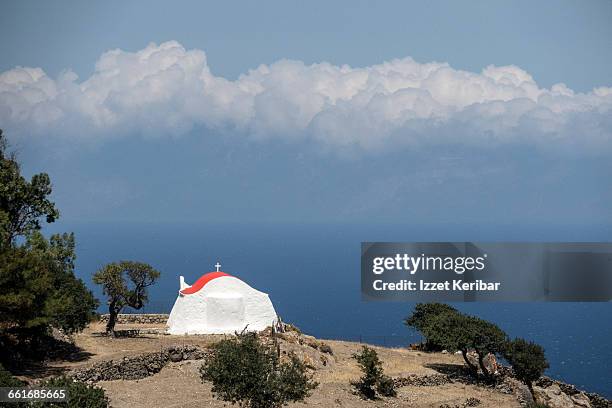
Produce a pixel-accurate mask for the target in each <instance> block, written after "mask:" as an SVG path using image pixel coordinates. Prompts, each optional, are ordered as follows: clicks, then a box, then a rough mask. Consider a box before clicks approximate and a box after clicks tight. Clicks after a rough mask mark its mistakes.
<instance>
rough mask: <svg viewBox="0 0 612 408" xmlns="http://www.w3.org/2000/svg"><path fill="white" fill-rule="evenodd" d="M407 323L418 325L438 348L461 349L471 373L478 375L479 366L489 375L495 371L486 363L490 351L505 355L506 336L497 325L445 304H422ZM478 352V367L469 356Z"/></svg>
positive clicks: (429, 341)
mask: <svg viewBox="0 0 612 408" xmlns="http://www.w3.org/2000/svg"><path fill="white" fill-rule="evenodd" d="M406 323H407V324H409V325H411V326H413V327H415V328H418V329H419V330H420V331H421V333H422V334H423V335H424V336H425V338H426V339H427V343H430V344H433V345H435V347H436V348H443V349H447V350H459V351H461V355H462V356H463V359H464V360H465V363H466V365H467V366H468V368H469V370H470V372H472V374H473V375H477V374H478V368H479V367H480V369H481V370H482V372H483V374H484V375H485V376H486V377H487V378H489V379H490V378H491V377H492V374H493V373H491V372H489V370H488V369H487V368H486V366H485V364H484V358H485V357H486V355H487V354H489V353H491V354H494V355H499V354H502V353H503V351H504V350H505V346H506V341H507V336H506V334H505V333H504V331H503V330H501V329H500V328H499V327H498V326H497V325H495V324H493V323H491V322H488V321H486V320H483V319H479V318H477V317H474V316H468V315H465V314H463V313H460V312H459V311H457V310H456V309H454V308H452V307H450V306H447V305H443V304H435V303H434V304H429V305H427V304H419V305H417V307H416V308H415V313H414V314H413V315H412V316H411V317H409V318H408V319H406ZM472 350H473V351H474V352H476V355H477V358H478V366H476V365H475V364H474V363H472V362H471V361H470V360H469V358H468V352H469V351H472Z"/></svg>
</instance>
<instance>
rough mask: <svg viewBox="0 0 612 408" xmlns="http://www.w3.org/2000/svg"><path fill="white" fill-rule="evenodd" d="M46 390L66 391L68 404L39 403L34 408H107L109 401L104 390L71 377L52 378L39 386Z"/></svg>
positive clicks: (33, 405) (33, 404)
mask: <svg viewBox="0 0 612 408" xmlns="http://www.w3.org/2000/svg"><path fill="white" fill-rule="evenodd" d="M39 386H40V387H44V388H61V389H65V390H66V392H67V395H68V398H67V401H66V402H44V403H43V402H38V403H32V404H31V406H32V407H33V408H42V407H45V408H47V407H53V408H55V407H57V408H60V407H61V408H107V407H109V406H110V405H109V400H108V397H107V396H106V393H105V392H104V390H103V389H102V388H100V387H97V386H94V385H90V384H87V383H84V382H81V381H75V380H73V379H72V378H69V377H64V376H62V377H55V378H51V379H49V380H47V381H45V382H43V383H41V384H40V385H39Z"/></svg>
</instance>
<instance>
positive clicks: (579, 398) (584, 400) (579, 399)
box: [570, 392, 592, 408]
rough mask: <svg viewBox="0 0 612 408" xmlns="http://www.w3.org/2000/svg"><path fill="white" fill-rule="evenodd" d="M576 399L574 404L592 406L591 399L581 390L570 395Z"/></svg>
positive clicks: (585, 407) (573, 399) (582, 407)
mask: <svg viewBox="0 0 612 408" xmlns="http://www.w3.org/2000/svg"><path fill="white" fill-rule="evenodd" d="M570 398H571V399H572V401H574V405H575V406H578V407H581V408H592V405H591V400H590V399H589V397H587V396H586V394H585V393H583V392H581V393H578V394H575V395H572V396H571V397H570Z"/></svg>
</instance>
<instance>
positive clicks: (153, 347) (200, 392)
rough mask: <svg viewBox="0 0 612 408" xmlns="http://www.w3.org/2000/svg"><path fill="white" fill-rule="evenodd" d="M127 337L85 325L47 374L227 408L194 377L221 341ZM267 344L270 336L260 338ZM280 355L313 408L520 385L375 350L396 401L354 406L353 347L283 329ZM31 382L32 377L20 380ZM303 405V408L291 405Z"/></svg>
mask: <svg viewBox="0 0 612 408" xmlns="http://www.w3.org/2000/svg"><path fill="white" fill-rule="evenodd" d="M119 328H120V329H122V330H126V331H125V333H127V334H128V335H129V336H127V337H119V338H116V339H110V338H107V337H105V336H103V335H102V334H101V332H102V331H103V324H102V323H96V324H93V325H91V326H90V327H89V328H88V329H87V330H86V331H85V332H83V333H81V334H79V335H77V336H76V337H75V338H74V342H75V344H76V346H77V347H79V348H80V349H81V350H80V352H79V355H80V356H86V357H85V358H75V359H73V360H74V361H72V362H66V361H63V362H51V363H50V364H49V366H48V370H47V371H46V373H45V372H40V373H38V375H40V376H42V375H45V374H48V373H50V372H53V373H57V372H59V371H64V372H66V373H67V374H69V375H71V376H73V377H75V378H77V379H80V380H84V381H88V382H95V383H97V384H98V385H100V386H102V387H103V388H104V389H105V390H106V391H107V393H108V395H109V396H110V399H111V403H112V405H113V406H114V407H130V408H134V407H147V408H154V407H201V406H206V407H227V406H228V405H227V404H226V403H224V402H222V401H218V400H216V399H215V398H214V397H213V396H212V393H211V385H210V384H207V383H202V381H201V380H200V376H199V373H198V369H199V367H200V365H201V361H202V359H204V358H206V357H207V356H208V353H209V347H210V345H211V344H213V343H214V342H215V341H218V340H219V339H220V338H223V336H169V335H165V334H163V324H162V323H146V324H142V323H141V322H139V321H130V322H125V323H123V324H121V325H120V326H119ZM262 339H263V340H264V341H272V340H271V337H270V333H269V332H268V333H262ZM277 342H278V344H279V346H280V350H281V353H282V355H284V356H286V355H288V354H290V353H295V354H296V355H297V356H298V357H300V358H301V359H302V360H303V361H304V362H305V363H306V364H307V366H308V367H309V369H310V371H311V373H312V375H313V376H314V379H315V380H316V381H317V382H319V387H318V388H317V389H316V390H315V391H314V392H313V393H312V395H311V396H310V397H308V399H307V400H306V401H305V405H306V406H314V407H334V406H335V407H373V406H381V407H433V408H451V407H452V408H454V407H476V406H478V407H496V408H499V407H521V406H524V405H525V401H526V399H527V398H526V396H527V395H528V393H527V391H526V387H524V386H523V385H521V384H520V383H519V382H518V381H516V380H514V379H513V378H512V377H511V375H510V374H511V373H508V370H506V369H503V368H502V369H501V370H500V371H502V372H503V373H505V375H501V376H500V380H499V381H498V383H497V384H495V385H484V384H477V383H475V382H474V380H473V379H472V378H471V377H470V376H469V375H467V374H466V373H465V371H464V368H463V360H462V358H461V357H460V356H457V355H454V354H452V353H424V352H421V351H416V350H408V349H390V348H383V347H374V348H375V350H376V351H377V353H378V355H379V357H380V359H381V360H382V361H383V367H384V370H385V373H386V374H387V375H389V376H391V377H392V378H393V380H394V383H395V385H396V386H397V391H398V394H397V397H395V398H384V399H379V400H377V401H364V400H361V399H360V398H359V397H358V396H357V395H356V394H355V393H354V390H353V388H352V386H351V385H350V382H351V381H352V380H356V379H357V378H359V376H360V375H361V372H360V371H359V369H358V367H357V364H356V362H355V360H354V359H353V358H352V355H353V353H355V352H358V351H360V349H361V345H360V344H359V343H352V342H343V341H334V340H319V339H315V338H314V337H312V336H308V335H305V334H302V333H300V332H299V331H298V330H295V329H293V330H289V331H287V332H285V333H281V334H279V335H278V336H277ZM27 379H29V380H30V381H31V380H32V378H27ZM535 392H536V395H537V396H538V398H539V399H540V400H541V402H546V403H547V404H548V405H549V406H550V407H552V408H578V407H581V408H588V407H592V408H604V407H605V408H610V407H612V404H611V403H610V401H607V400H605V399H603V398H601V397H599V396H597V395H594V394H588V393H585V392H581V391H579V390H577V389H576V388H575V387H573V386H571V385H567V384H563V383H559V382H556V381H552V380H550V379H547V378H542V379H541V380H540V381H539V382H538V383H537V384H536V386H535ZM295 405H296V406H300V407H301V406H304V404H301V403H300V404H299V405H298V404H295Z"/></svg>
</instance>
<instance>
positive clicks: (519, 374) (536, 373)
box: [504, 338, 548, 396]
mask: <svg viewBox="0 0 612 408" xmlns="http://www.w3.org/2000/svg"><path fill="white" fill-rule="evenodd" d="M504 358H505V359H506V360H507V361H508V362H509V363H510V365H511V366H512V370H513V371H514V375H515V376H516V378H517V379H519V380H520V381H522V382H523V383H525V384H526V385H527V387H528V388H529V391H530V392H531V395H532V396H533V382H534V381H536V380H537V379H538V378H540V377H541V376H542V374H544V370H546V369H547V368H548V361H546V356H545V355H544V349H543V348H542V346H540V345H538V344H536V343H533V342H530V341H527V340H525V339H519V338H517V339H514V340H512V341H509V342H507V344H506V349H505V350H504Z"/></svg>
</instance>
